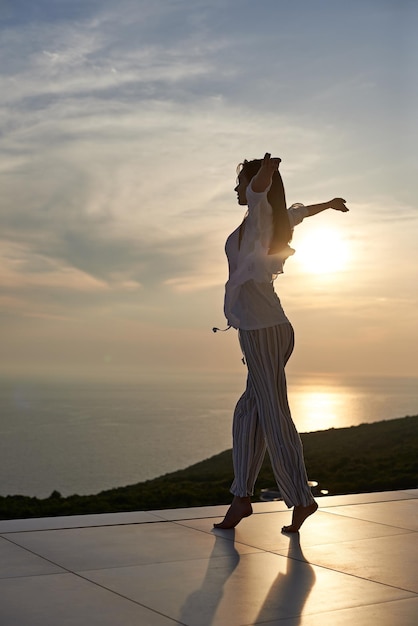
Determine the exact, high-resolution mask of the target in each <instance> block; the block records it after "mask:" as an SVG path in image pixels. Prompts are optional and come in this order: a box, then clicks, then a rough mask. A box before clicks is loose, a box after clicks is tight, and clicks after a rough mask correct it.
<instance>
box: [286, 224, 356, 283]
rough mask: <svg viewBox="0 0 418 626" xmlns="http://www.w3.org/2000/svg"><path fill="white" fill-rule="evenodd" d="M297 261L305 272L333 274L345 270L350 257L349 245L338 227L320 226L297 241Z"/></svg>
mask: <svg viewBox="0 0 418 626" xmlns="http://www.w3.org/2000/svg"><path fill="white" fill-rule="evenodd" d="M295 248H296V255H295V261H297V262H298V263H299V264H300V266H301V267H302V269H303V271H304V272H310V273H312V274H333V273H334V272H339V271H341V270H343V269H344V268H345V267H346V265H347V262H348V259H349V246H348V243H347V241H346V240H345V239H344V237H343V235H342V234H341V232H340V231H339V230H338V229H336V228H318V229H317V230H313V231H311V232H310V233H309V234H307V235H305V236H304V237H303V236H302V237H301V238H300V239H299V240H298V241H297V244H296V243H295Z"/></svg>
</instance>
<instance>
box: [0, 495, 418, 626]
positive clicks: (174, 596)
mask: <svg viewBox="0 0 418 626" xmlns="http://www.w3.org/2000/svg"><path fill="white" fill-rule="evenodd" d="M319 504H320V509H319V511H318V512H317V513H316V514H315V515H314V516H312V517H311V518H309V519H308V520H307V522H306V524H305V526H304V527H303V528H302V529H301V532H300V534H299V535H295V536H287V535H283V534H281V533H280V528H281V527H282V526H283V524H285V523H288V521H289V519H290V512H289V511H287V509H286V507H285V506H284V505H283V503H282V502H270V503H259V504H256V505H255V506H254V511H255V514H254V515H253V516H252V517H250V518H248V519H244V520H243V521H242V522H241V524H240V525H239V526H238V527H237V528H236V529H235V530H223V531H222V530H213V522H215V521H219V519H220V518H222V517H223V514H224V512H225V510H226V507H225V506H215V507H205V508H194V509H176V510H165V511H152V512H132V513H118V514H109V515H87V516H73V517H57V518H44V519H36V520H12V521H6V520H5V521H0V598H1V601H0V624H2V626H41V625H42V626H73V625H74V626H173V625H175V624H183V625H186V626H212V625H213V626H244V625H245V626H250V625H255V624H263V626H331V625H332V626H348V625H350V626H351V625H352V624H356V626H370V625H374V624H379V626H395V625H396V626H413V625H414V626H415V624H417V623H418V617H417V616H418V565H417V558H416V554H417V548H418V489H416V490H408V491H396V492H383V493H371V494H357V495H348V496H329V497H323V498H321V499H319Z"/></svg>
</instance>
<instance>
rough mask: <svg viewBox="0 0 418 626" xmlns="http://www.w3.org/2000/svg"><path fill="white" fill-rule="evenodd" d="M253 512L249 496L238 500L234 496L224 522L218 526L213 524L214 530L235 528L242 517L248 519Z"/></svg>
mask: <svg viewBox="0 0 418 626" xmlns="http://www.w3.org/2000/svg"><path fill="white" fill-rule="evenodd" d="M252 512H253V507H252V506H251V501H250V498H249V496H247V497H245V498H239V497H238V496H234V499H233V500H232V504H231V506H230V507H229V509H228V511H227V513H226V515H225V517H224V520H223V521H222V522H220V523H219V524H214V525H213V526H214V528H235V526H236V525H237V524H239V523H240V521H241V520H242V518H243V517H249V516H250V515H251V514H252Z"/></svg>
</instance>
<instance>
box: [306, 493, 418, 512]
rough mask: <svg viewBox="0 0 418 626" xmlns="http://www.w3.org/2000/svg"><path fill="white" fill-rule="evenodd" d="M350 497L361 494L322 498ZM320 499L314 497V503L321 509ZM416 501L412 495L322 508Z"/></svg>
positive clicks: (416, 497)
mask: <svg viewBox="0 0 418 626" xmlns="http://www.w3.org/2000/svg"><path fill="white" fill-rule="evenodd" d="M378 493H385V492H384V491H383V492H380V491H379V492H378ZM402 493H404V492H402ZM350 495H354V496H355V495H361V494H340V495H338V494H336V495H335V496H324V498H327V497H335V498H344V497H345V496H347V497H348V496H350ZM321 499H322V498H321V497H316V501H317V502H318V504H319V507H320V508H321V505H320V502H321ZM417 499H418V495H417V496H413V495H412V494H408V497H407V498H405V497H403V498H402V497H401V496H398V497H394V498H391V499H390V500H367V501H365V502H347V503H341V502H340V504H332V502H331V503H330V504H327V505H326V506H325V507H324V508H326V509H327V508H335V507H340V506H342V507H344V506H363V505H365V504H390V503H391V502H409V501H414V500H417Z"/></svg>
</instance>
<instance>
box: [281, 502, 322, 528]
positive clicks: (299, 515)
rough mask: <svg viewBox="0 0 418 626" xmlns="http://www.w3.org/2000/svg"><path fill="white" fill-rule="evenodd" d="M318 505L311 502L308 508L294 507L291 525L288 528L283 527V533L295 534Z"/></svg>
mask: <svg viewBox="0 0 418 626" xmlns="http://www.w3.org/2000/svg"><path fill="white" fill-rule="evenodd" d="M317 508H318V505H317V503H316V502H312V504H309V506H295V508H294V509H293V514H292V523H291V524H290V526H283V528H282V532H283V533H297V532H299V528H300V527H301V526H302V524H303V522H304V521H305V520H306V518H307V517H309V516H310V515H312V513H315V511H316V510H317Z"/></svg>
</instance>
